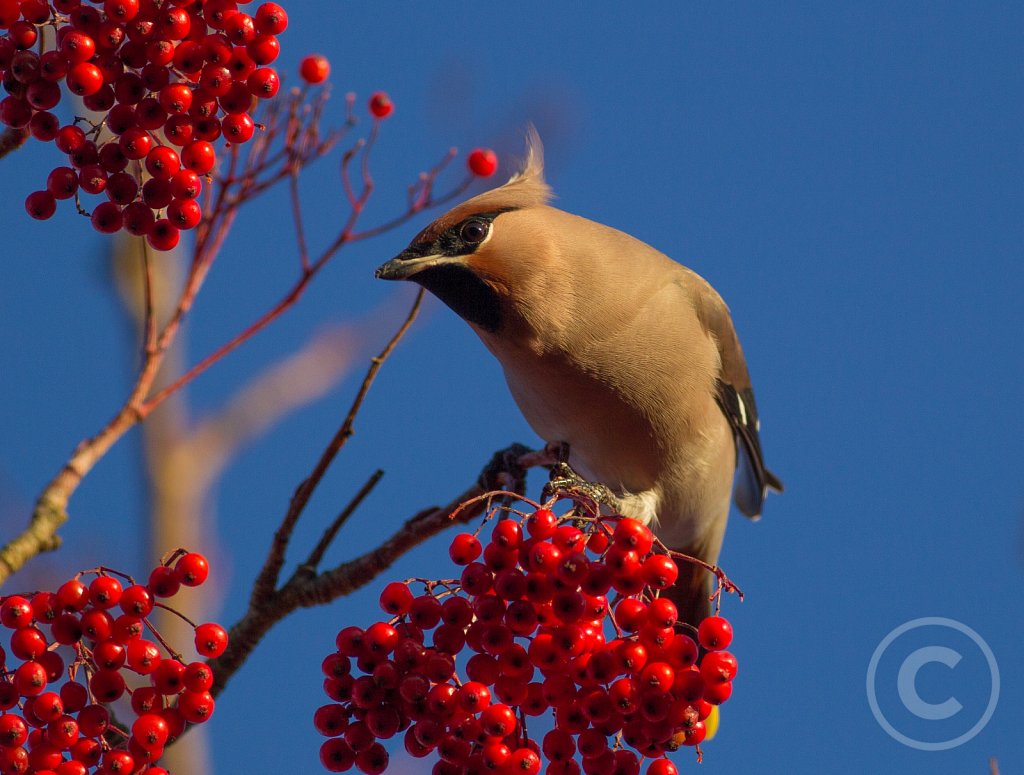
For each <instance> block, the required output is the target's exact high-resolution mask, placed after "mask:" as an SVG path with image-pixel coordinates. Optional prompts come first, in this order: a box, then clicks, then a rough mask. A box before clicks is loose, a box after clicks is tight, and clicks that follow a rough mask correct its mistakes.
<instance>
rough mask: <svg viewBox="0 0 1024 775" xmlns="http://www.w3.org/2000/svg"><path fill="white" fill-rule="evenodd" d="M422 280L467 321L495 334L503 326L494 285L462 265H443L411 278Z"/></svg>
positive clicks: (424, 285) (421, 281)
mask: <svg viewBox="0 0 1024 775" xmlns="http://www.w3.org/2000/svg"><path fill="white" fill-rule="evenodd" d="M409 279H411V280H412V281H413V282H416V283H419V284H420V285H422V286H423V287H424V288H426V289H427V290H428V291H430V292H431V293H432V294H434V295H435V296H437V298H439V299H440V300H441V301H443V302H444V303H445V304H447V305H448V306H449V307H450V308H451V310H452V311H453V312H454V313H455V314H456V315H458V316H459V317H460V318H462V319H463V320H465V321H466V322H467V323H472V324H474V325H477V326H480V328H482V329H484V330H485V331H489V332H491V333H494V332H495V331H497V330H498V328H499V327H500V326H501V301H500V299H499V298H498V294H497V293H496V292H495V291H494V289H493V288H491V286H489V285H488V284H487V283H485V282H484V281H483V280H481V279H480V278H479V277H478V276H477V275H476V273H474V272H473V270H471V269H469V268H468V267H465V266H462V265H460V264H441V265H439V266H432V267H429V268H427V269H424V270H423V271H422V272H417V273H416V274H415V275H414V276H413V277H411V278H409Z"/></svg>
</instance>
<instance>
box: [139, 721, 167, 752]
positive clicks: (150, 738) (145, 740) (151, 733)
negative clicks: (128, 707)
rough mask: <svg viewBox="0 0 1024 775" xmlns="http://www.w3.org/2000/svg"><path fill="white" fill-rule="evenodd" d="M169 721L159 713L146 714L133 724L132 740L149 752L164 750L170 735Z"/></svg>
mask: <svg viewBox="0 0 1024 775" xmlns="http://www.w3.org/2000/svg"><path fill="white" fill-rule="evenodd" d="M169 731H170V729H169V727H168V726H167V721H166V720H165V719H164V717H163V716H161V715H160V714H158V713H144V714H143V715H141V716H139V717H138V718H137V719H135V722H134V723H133V724H132V739H134V740H135V741H136V742H137V743H138V744H139V745H140V746H142V747H143V748H144V749H146V750H147V751H152V750H156V749H161V748H163V746H164V744H165V743H166V742H167V736H168V734H169Z"/></svg>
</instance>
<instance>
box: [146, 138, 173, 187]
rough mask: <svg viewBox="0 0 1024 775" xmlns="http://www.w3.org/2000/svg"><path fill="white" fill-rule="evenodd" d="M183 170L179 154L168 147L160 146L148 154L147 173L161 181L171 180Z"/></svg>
mask: <svg viewBox="0 0 1024 775" xmlns="http://www.w3.org/2000/svg"><path fill="white" fill-rule="evenodd" d="M180 169H181V159H180V158H179V157H178V152H177V151H175V150H174V149H173V148H171V147H169V146H166V145H158V146H156V147H155V148H152V149H151V150H150V151H149V152H148V153H147V154H146V171H147V172H148V173H149V174H150V175H152V176H153V177H154V178H159V179H161V180H163V179H167V178H171V177H173V176H174V175H176V174H177V172H178V170H180Z"/></svg>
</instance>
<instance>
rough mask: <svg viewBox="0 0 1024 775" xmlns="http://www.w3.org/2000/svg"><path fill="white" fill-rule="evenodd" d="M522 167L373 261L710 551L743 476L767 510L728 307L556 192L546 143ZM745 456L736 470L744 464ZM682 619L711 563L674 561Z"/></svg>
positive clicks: (625, 489)
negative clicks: (547, 173)
mask: <svg viewBox="0 0 1024 775" xmlns="http://www.w3.org/2000/svg"><path fill="white" fill-rule="evenodd" d="M528 145H529V149H528V155H527V160H526V163H525V165H524V167H523V169H522V171H521V172H519V173H518V174H516V175H514V176H513V177H512V178H511V179H510V180H509V182H508V183H506V184H505V185H504V186H501V187H500V188H496V189H493V190H491V191H488V192H486V193H484V194H480V195H479V196H476V197H473V198H472V199H470V200H468V201H466V202H463V203H462V204H460V205H458V206H457V207H455V208H454V209H452V210H450V211H449V212H447V213H445V214H444V215H443V216H441V217H440V218H438V219H437V220H436V221H434V222H433V223H431V224H430V225H429V226H427V228H425V229H424V230H423V231H421V232H420V233H419V234H418V235H417V236H416V237H415V238H414V239H413V241H412V243H411V244H410V245H409V247H407V248H406V249H405V250H404V251H402V253H400V254H399V255H398V256H396V257H395V258H393V259H392V260H391V261H388V262H387V263H386V264H384V265H383V266H381V267H380V268H379V269H378V270H377V273H376V274H377V277H380V278H383V279H386V280H412V281H414V282H416V283H418V284H420V285H421V286H423V287H424V288H426V289H427V290H429V291H431V292H432V293H433V294H434V295H436V296H437V297H438V298H440V299H441V301H443V302H444V303H445V304H447V305H448V306H449V307H450V308H451V309H452V310H454V311H455V312H456V313H457V314H458V315H459V316H461V317H462V318H463V319H464V320H465V321H466V322H467V323H469V325H470V326H471V327H472V328H473V330H474V331H476V332H477V334H478V335H479V336H480V338H481V339H482V340H483V342H484V344H485V345H486V346H487V347H488V349H490V351H491V352H492V353H493V354H494V356H495V357H496V358H497V359H498V360H499V361H500V362H501V365H502V367H503V368H504V370H505V377H506V379H507V381H508V385H509V388H510V389H511V391H512V396H513V397H514V398H515V401H516V403H517V404H518V405H519V408H520V410H521V411H522V413H523V415H524V416H525V418H526V420H527V422H529V424H530V425H531V426H532V427H533V429H534V431H536V433H537V434H538V435H539V436H540V437H541V438H542V439H544V440H545V441H546V442H548V443H555V444H556V443H565V444H567V445H568V449H569V460H568V462H569V465H570V466H571V468H572V469H573V470H574V471H575V472H577V473H578V474H580V475H581V476H583V477H585V478H586V479H588V480H590V481H592V482H599V483H601V484H604V485H606V486H607V487H608V488H610V489H611V490H612V491H613V493H615V495H616V496H618V500H619V503H618V506H619V507H620V509H621V510H622V513H623V514H625V515H627V516H632V517H635V518H637V519H640V520H642V521H643V522H645V523H648V524H652V525H653V527H654V528H655V530H656V533H657V535H658V536H659V538H661V540H662V541H664V542H665V544H666V545H668V546H669V547H671V548H673V549H676V550H678V551H681V552H684V553H686V554H689V555H693V556H696V557H699V558H700V559H702V560H705V561H706V562H709V563H716V562H717V560H718V554H719V551H720V549H721V546H722V538H723V535H724V533H725V524H726V519H727V517H728V513H729V502H730V492H731V491H732V490H733V482H734V478H735V500H736V504H737V506H738V507H739V510H740V511H741V512H742V513H743V514H745V515H747V516H748V517H751V518H756V517H758V516H759V515H760V513H761V506H762V503H763V502H764V499H765V495H766V493H767V491H768V489H773V490H777V491H780V492H781V490H782V483H781V482H780V481H779V480H778V479H777V478H776V477H775V476H774V475H773V474H772V473H771V472H770V471H768V470H767V469H766V468H765V465H764V461H763V458H762V454H761V445H760V441H759V438H758V427H759V423H758V418H757V409H756V407H755V405H754V393H753V390H752V388H751V384H750V377H749V375H748V373H747V366H746V363H745V362H744V359H743V352H742V350H741V349H740V344H739V341H738V339H737V338H736V332H735V330H734V329H733V325H732V320H731V319H730V317H729V310H728V308H727V307H726V305H725V303H724V302H723V301H722V299H721V297H720V296H719V295H718V294H717V293H716V292H715V290H714V289H713V288H712V287H711V286H710V285H709V284H708V283H707V282H705V281H704V280H703V279H702V278H701V277H699V276H698V275H697V274H696V273H694V272H693V271H691V270H689V269H687V268H686V267H684V266H681V265H680V264H677V263H676V262H674V261H672V260H671V259H670V258H668V257H667V256H665V255H663V254H662V253H659V252H658V251H657V250H655V249H654V248H652V247H650V246H649V245H646V244H645V243H643V242H641V241H639V240H637V239H635V238H633V237H631V236H629V235H628V234H625V233H623V232H621V231H617V230H616V229H612V228H610V227H608V226H603V225H601V224H599V223H595V222H594V221H589V220H587V219H585V218H581V217H579V216H576V215H572V214H570V213H567V212H564V211H562V210H558V209H556V208H554V207H551V206H550V205H548V201H549V200H550V198H551V190H550V188H549V187H548V185H547V183H546V182H545V181H544V170H543V159H542V150H541V146H540V141H539V139H538V138H537V136H536V133H535V132H533V131H531V132H530V134H529V139H528ZM737 469H738V475H737ZM680 565H681V567H680V578H679V580H678V582H677V584H676V587H675V588H674V589H673V590H672V597H673V598H674V599H675V601H676V603H677V605H678V607H679V613H680V618H681V619H682V620H684V621H687V622H690V623H691V624H694V625H696V624H697V623H698V622H699V621H700V620H701V619H702V618H704V617H705V616H707V615H708V613H709V610H710V603H709V597H710V595H711V593H712V589H713V588H712V581H713V577H712V575H711V574H710V573H708V572H707V571H705V570H703V569H700V568H698V567H697V566H695V565H693V564H690V563H680Z"/></svg>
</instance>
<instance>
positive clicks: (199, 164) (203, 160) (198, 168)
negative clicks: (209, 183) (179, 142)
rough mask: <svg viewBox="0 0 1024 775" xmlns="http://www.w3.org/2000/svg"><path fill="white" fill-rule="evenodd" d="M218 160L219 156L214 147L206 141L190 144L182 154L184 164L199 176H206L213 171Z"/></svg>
mask: <svg viewBox="0 0 1024 775" xmlns="http://www.w3.org/2000/svg"><path fill="white" fill-rule="evenodd" d="M216 160H217V154H216V152H215V151H214V149H213V146H212V145H211V144H210V143H208V142H207V141H205V140H196V141H195V142H193V143H189V144H188V145H186V146H185V148H184V149H183V150H182V152H181V161H182V164H184V166H185V167H186V168H188V169H190V170H192V171H193V172H195V173H196V174H199V175H205V174H206V173H208V172H209V171H210V170H212V169H213V165H214V163H215V162H216Z"/></svg>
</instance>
